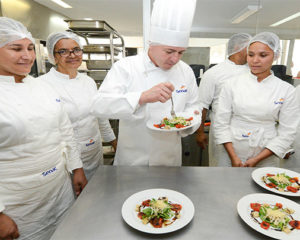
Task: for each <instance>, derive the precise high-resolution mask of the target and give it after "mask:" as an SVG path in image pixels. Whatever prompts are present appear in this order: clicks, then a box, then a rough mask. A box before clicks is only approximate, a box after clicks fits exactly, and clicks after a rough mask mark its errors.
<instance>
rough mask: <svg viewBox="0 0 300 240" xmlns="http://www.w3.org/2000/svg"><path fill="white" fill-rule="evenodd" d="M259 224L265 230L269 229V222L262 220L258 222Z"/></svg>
mask: <svg viewBox="0 0 300 240" xmlns="http://www.w3.org/2000/svg"><path fill="white" fill-rule="evenodd" d="M260 226H261V228H263V229H266V230H267V229H269V227H270V223H267V222H265V221H263V222H262V223H261V224H260Z"/></svg>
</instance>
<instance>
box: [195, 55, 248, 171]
mask: <svg viewBox="0 0 300 240" xmlns="http://www.w3.org/2000/svg"><path fill="white" fill-rule="evenodd" d="M247 70H248V65H247V64H245V65H237V64H235V63H234V62H232V61H231V60H229V59H226V60H225V61H224V62H221V63H219V64H217V65H216V66H214V67H212V68H210V69H208V70H207V71H206V72H205V73H204V74H203V77H202V78H201V82H200V86H199V101H200V104H201V105H202V106H203V107H204V108H206V109H209V106H210V105H212V111H211V112H210V120H211V125H210V128H209V146H208V151H209V154H208V155H209V165H210V166H217V164H218V163H217V160H216V159H217V158H218V157H217V156H216V154H217V153H218V151H217V150H216V143H215V139H214V134H213V132H214V122H213V121H214V116H215V112H216V109H217V105H218V102H219V95H220V92H221V89H222V87H223V85H224V83H225V82H226V81H227V80H228V79H230V78H232V77H234V76H238V75H240V74H242V73H243V72H245V71H247Z"/></svg>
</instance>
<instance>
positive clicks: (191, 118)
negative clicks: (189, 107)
mask: <svg viewBox="0 0 300 240" xmlns="http://www.w3.org/2000/svg"><path fill="white" fill-rule="evenodd" d="M193 119H194V118H193V117H190V118H187V119H185V121H192V120H193Z"/></svg>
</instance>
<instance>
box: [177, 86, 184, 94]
mask: <svg viewBox="0 0 300 240" xmlns="http://www.w3.org/2000/svg"><path fill="white" fill-rule="evenodd" d="M181 92H187V89H186V87H185V86H184V85H182V86H181V87H180V89H179V90H177V89H176V93H181Z"/></svg>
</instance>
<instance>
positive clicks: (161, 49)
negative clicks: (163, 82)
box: [148, 45, 186, 70]
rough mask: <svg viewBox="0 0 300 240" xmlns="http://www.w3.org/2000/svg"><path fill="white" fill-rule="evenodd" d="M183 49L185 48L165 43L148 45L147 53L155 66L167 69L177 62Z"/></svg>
mask: <svg viewBox="0 0 300 240" xmlns="http://www.w3.org/2000/svg"><path fill="white" fill-rule="evenodd" d="M185 50H186V48H182V47H171V46H165V45H158V46H150V47H149V51H148V55H149V57H150V59H151V61H152V62H153V63H154V64H155V65H156V66H157V67H160V68H161V69H163V70H168V69H170V68H172V67H173V66H174V65H175V64H176V63H178V61H179V60H180V59H181V57H182V55H183V53H184V51H185Z"/></svg>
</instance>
